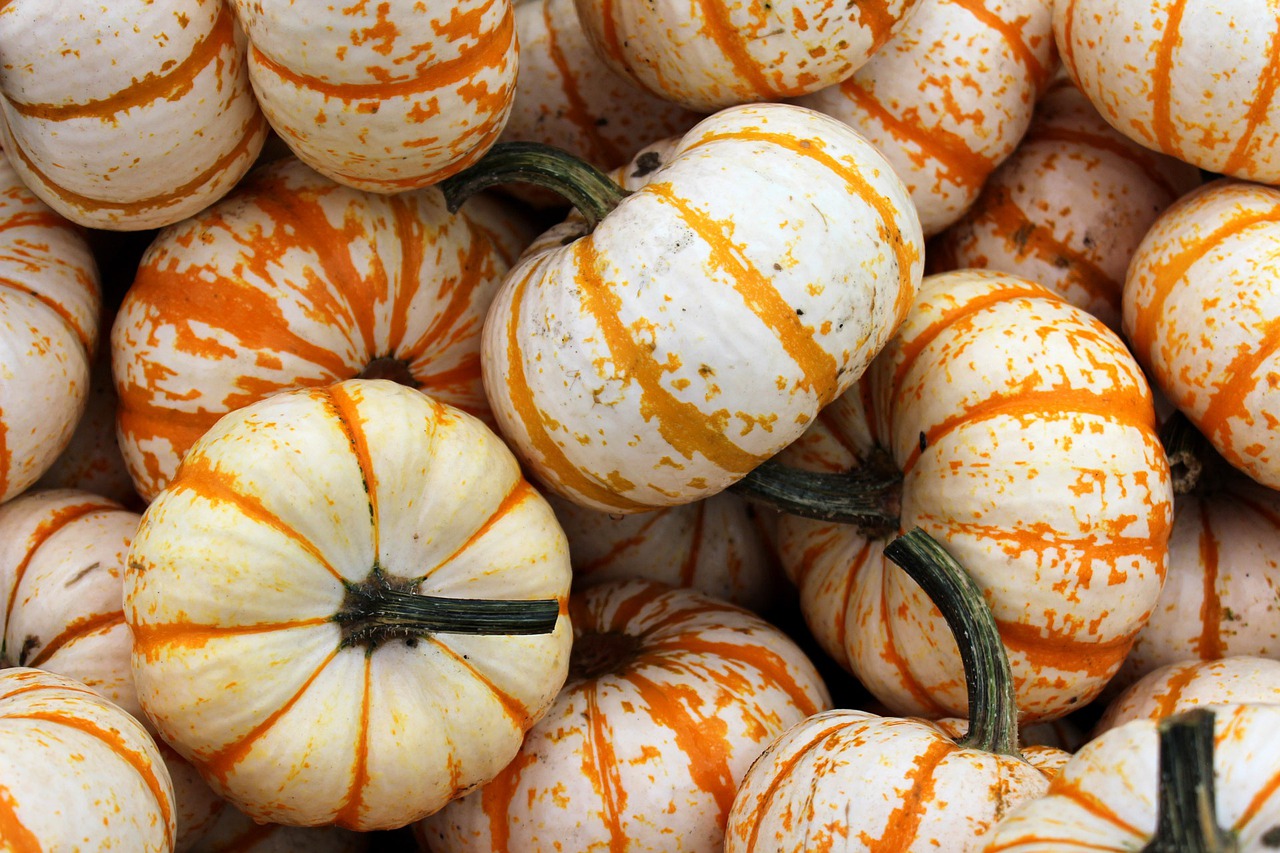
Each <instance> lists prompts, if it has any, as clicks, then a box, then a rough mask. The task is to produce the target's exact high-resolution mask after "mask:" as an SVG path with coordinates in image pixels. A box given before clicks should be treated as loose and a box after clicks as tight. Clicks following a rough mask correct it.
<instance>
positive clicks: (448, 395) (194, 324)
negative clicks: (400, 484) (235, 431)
mask: <svg viewBox="0 0 1280 853" xmlns="http://www.w3.org/2000/svg"><path fill="white" fill-rule="evenodd" d="M487 201H488V200H487V199H486V200H484V201H482V203H481V204H479V205H476V206H475V207H473V208H469V209H468V212H467V213H466V214H464V215H456V216H455V215H451V214H449V213H448V212H447V211H446V210H445V208H444V201H443V200H442V198H441V197H440V193H439V191H438V190H434V189H426V190H420V191H417V192H414V193H402V194H400V195H396V196H390V197H384V196H380V195H375V194H372V193H365V192H361V191H358V190H352V189H349V188H346V187H343V186H341V185H339V184H335V183H333V182H332V181H330V180H328V179H327V178H324V177H322V176H321V175H319V174H317V173H315V172H313V171H312V170H310V169H308V168H307V167H306V166H305V165H303V164H302V163H300V162H298V161H297V160H295V159H292V158H290V159H288V160H284V161H279V162H276V163H273V164H271V165H268V166H265V167H263V168H262V169H261V170H259V171H256V172H254V174H253V175H252V176H251V177H250V178H249V179H248V180H247V181H246V182H245V184H243V185H242V186H241V187H240V188H239V189H237V191H236V193H235V194H234V195H233V196H232V197H230V198H228V199H225V200H224V201H223V202H222V203H219V204H217V205H214V206H213V207H211V208H209V209H208V210H206V211H204V212H202V213H201V214H200V215H199V216H196V217H193V218H191V219H188V220H186V221H184V222H181V223H177V224H175V225H173V226H170V227H169V228H166V229H164V230H163V231H162V232H160V234H159V235H158V236H157V237H156V239H155V241H154V242H153V243H152V244H151V246H150V247H149V248H148V249H147V252H146V253H145V255H144V256H143V258H142V261H141V263H140V265H139V267H138V272H137V275H136V277H135V279H134V282H133V286H132V287H131V288H130V289H129V292H128V294H126V296H125V299H124V301H123V303H122V305H121V306H120V311H119V314H118V316H117V317H116V321H115V323H114V325H113V326H112V331H111V348H112V370H113V373H114V375H115V382H116V391H117V393H118V395H119V410H118V415H117V425H118V429H119V433H120V444H121V449H122V451H123V453H124V457H125V460H126V462H127V463H128V466H129V472H130V474H131V475H132V477H133V480H134V483H135V484H136V487H137V490H138V492H139V494H141V495H142V496H143V497H144V498H145V499H147V500H150V499H152V498H154V497H155V496H156V494H158V493H159V491H160V490H161V489H162V488H164V486H165V485H166V484H167V483H168V482H169V480H170V479H171V478H172V476H173V473H174V470H175V469H176V468H177V466H178V462H179V461H180V460H181V459H182V456H183V455H184V454H185V453H186V452H187V450H188V449H189V448H190V447H191V445H192V444H193V443H194V442H195V440H196V439H197V438H199V437H200V436H201V435H202V434H203V433H204V432H205V430H207V429H209V427H211V426H213V424H214V422H215V421H217V420H218V418H219V417H220V416H222V415H223V414H225V413H227V412H229V411H232V410H233V409H237V408H240V407H241V406H245V405H248V404H249V403H253V402H255V401H257V400H260V399H262V398H264V397H266V396H268V395H269V394H272V393H275V392H278V391H283V390H287V389H292V388H298V387H304V386H317V385H325V384H329V383H332V382H336V381H340V380H343V379H350V378H353V377H356V376H367V377H383V378H392V379H396V380H398V381H401V382H404V383H406V384H409V385H411V386H413V387H418V388H423V389H429V390H430V392H431V394H432V395H434V396H436V397H438V398H439V399H441V400H443V401H444V402H447V403H449V404H450V405H454V406H458V407H460V408H462V409H465V410H467V411H469V412H471V413H473V414H476V415H478V416H481V417H487V410H488V407H487V405H486V403H485V396H484V389H483V388H482V387H481V374H480V354H479V350H480V327H481V323H482V322H483V319H484V315H485V311H486V310H487V309H488V307H489V302H490V300H491V299H492V297H493V294H494V292H495V291H496V289H497V287H498V284H499V282H500V280H501V278H502V275H503V274H504V273H505V272H506V271H507V268H508V265H507V261H506V257H507V256H508V255H512V256H514V254H515V253H516V252H518V248H517V246H518V244H519V243H520V242H521V238H520V237H519V236H518V235H517V233H516V232H515V231H514V230H512V229H511V228H508V229H507V232H506V233H504V231H503V230H502V229H503V228H506V227H507V226H505V225H503V224H502V222H501V220H500V219H499V217H498V215H497V213H496V212H495V211H494V210H493V205H492V204H486V202H487Z"/></svg>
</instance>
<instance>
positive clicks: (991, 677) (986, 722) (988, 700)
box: [884, 527, 1021, 757]
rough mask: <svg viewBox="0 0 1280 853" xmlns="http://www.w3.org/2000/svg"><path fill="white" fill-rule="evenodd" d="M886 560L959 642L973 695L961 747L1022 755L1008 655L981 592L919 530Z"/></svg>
mask: <svg viewBox="0 0 1280 853" xmlns="http://www.w3.org/2000/svg"><path fill="white" fill-rule="evenodd" d="M884 555H885V556H886V557H888V558H889V559H890V560H893V561H894V562H895V563H897V564H898V565H899V566H901V567H902V569H903V571H905V572H906V573H907V574H908V575H910V577H911V579H912V580H913V581H915V582H916V583H917V584H919V585H920V588H921V589H923V590H924V592H925V594H926V595H928V596H929V600H930V601H932V602H933V604H934V606H935V607H937V608H938V609H939V610H940V611H942V618H943V619H945V620H946V622H947V627H948V628H950V629H951V633H952V635H953V636H954V637H955V638H956V645H957V646H959V648H960V661H961V663H962V664H963V665H964V680H965V686H966V688H967V689H968V691H969V731H968V733H967V734H966V735H965V736H964V737H963V738H961V739H960V740H959V741H957V743H958V744H959V745H960V746H963V747H967V748H969V749H980V750H983V751H985V752H991V753H995V754H999V755H1013V756H1019V757H1020V756H1021V753H1020V752H1018V703H1017V700H1016V698H1015V693H1014V686H1013V670H1012V669H1011V668H1010V666H1009V655H1008V653H1007V652H1006V651H1005V648H1004V643H1003V641H1001V639H1000V630H999V628H997V627H996V620H995V616H993V615H992V613H991V607H990V606H989V605H988V604H987V601H986V599H985V598H984V597H983V595H982V590H981V589H979V588H978V585H977V584H976V583H975V582H974V580H973V578H971V577H970V576H969V573H968V572H966V571H965V570H964V569H963V568H961V567H960V564H959V563H957V562H956V561H955V559H953V558H952V556H951V555H950V554H948V553H947V552H946V550H945V549H944V548H943V547H942V546H941V545H940V544H938V541H937V540H936V539H934V538H933V537H932V536H930V535H929V534H928V533H926V532H925V531H923V530H921V529H920V528H919V527H917V528H915V529H913V530H910V531H908V532H906V533H904V534H902V535H901V536H899V537H898V538H897V539H894V540H893V541H892V542H890V543H889V544H888V545H886V546H885V549H884Z"/></svg>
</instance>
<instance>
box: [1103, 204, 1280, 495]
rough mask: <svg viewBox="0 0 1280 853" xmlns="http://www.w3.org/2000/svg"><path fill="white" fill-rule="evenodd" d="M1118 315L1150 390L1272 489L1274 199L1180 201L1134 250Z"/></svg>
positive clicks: (1276, 451) (1278, 446) (1277, 306)
mask: <svg viewBox="0 0 1280 853" xmlns="http://www.w3.org/2000/svg"><path fill="white" fill-rule="evenodd" d="M1122 309H1123V325H1124V331H1125V333H1126V334H1127V335H1128V337H1129V341H1130V344H1131V345H1132V347H1133V352H1134V354H1135V355H1136V356H1137V357H1138V360H1139V361H1140V362H1141V363H1142V366H1143V367H1144V368H1146V370H1147V375H1148V376H1150V377H1151V382H1152V384H1153V385H1155V386H1156V387H1157V388H1159V389H1160V391H1161V392H1162V393H1163V394H1164V396H1165V397H1167V398H1168V400H1169V402H1170V403H1172V404H1173V405H1174V406H1175V407H1176V408H1177V409H1178V410H1179V411H1181V412H1182V413H1183V414H1184V415H1186V416H1187V419H1188V420H1190V421H1191V423H1192V424H1193V425H1195V427H1196V429H1197V430H1199V431H1200V433H1202V434H1203V435H1204V437H1205V438H1207V439H1208V440H1209V442H1210V443H1211V444H1212V445H1213V447H1214V449H1216V450H1217V451H1218V453H1220V454H1222V456H1223V458H1225V459H1226V460H1227V461H1228V462H1229V463H1231V464H1232V465H1234V466H1235V467H1236V468H1238V469H1240V470H1241V471H1244V472H1245V473H1246V474H1248V475H1249V476H1250V477H1252V478H1253V479H1255V480H1257V481H1258V482H1260V483H1262V484H1263V485H1265V486H1269V487H1270V488H1273V489H1275V488H1280V429H1277V426H1280V382H1277V371H1278V370H1280V356H1278V355H1277V349H1280V319H1277V318H1278V316H1280V189H1276V188H1273V187H1264V186H1261V185H1259V184H1251V183H1246V182H1243V181H1232V180H1228V179H1223V180H1218V181H1214V182H1213V183H1210V184H1207V185H1205V186H1204V187H1201V188H1200V189H1199V190H1196V191H1195V192H1192V193H1190V194H1188V195H1186V196H1183V198H1182V199H1181V200H1179V201H1178V203H1176V204H1174V205H1173V206H1171V207H1170V208H1169V209H1168V210H1166V211H1165V212H1164V213H1163V214H1162V215H1161V216H1160V218H1159V219H1158V220H1156V223H1155V224H1154V225H1153V226H1152V227H1151V229H1150V230H1149V231H1148V232H1147V234H1146V236H1145V237H1144V238H1143V240H1142V243H1141V244H1139V246H1138V249H1137V251H1136V253H1135V254H1134V256H1133V260H1132V262H1131V263H1130V265H1129V270H1128V275H1127V276H1126V278H1125V285H1124V298H1123V303H1122Z"/></svg>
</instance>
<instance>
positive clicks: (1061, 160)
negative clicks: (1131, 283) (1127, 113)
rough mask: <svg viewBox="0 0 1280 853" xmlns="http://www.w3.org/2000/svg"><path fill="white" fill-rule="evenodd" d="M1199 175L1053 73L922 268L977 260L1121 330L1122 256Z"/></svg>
mask: <svg viewBox="0 0 1280 853" xmlns="http://www.w3.org/2000/svg"><path fill="white" fill-rule="evenodd" d="M1200 182H1201V181H1200V172H1199V170H1198V169H1196V168H1195V167H1194V166H1190V165H1188V164H1186V163H1183V162H1181V161H1179V160H1175V159H1174V158H1172V157H1166V156H1163V155H1160V154H1157V153H1156V152H1154V151H1151V150H1150V149H1147V148H1143V147H1142V146H1141V145H1138V144H1137V143H1135V142H1133V141H1132V140H1130V139H1129V138H1128V137H1126V136H1124V135H1123V134H1121V133H1119V132H1117V131H1116V130H1114V129H1113V128H1112V127H1111V126H1110V125H1109V124H1107V123H1106V122H1105V121H1103V119H1102V117H1101V116H1100V115H1098V112H1097V111H1096V110H1095V109H1094V108H1093V106H1092V105H1091V104H1090V103H1089V101H1088V99H1087V98H1085V96H1084V95H1083V94H1082V93H1081V92H1080V90H1079V89H1077V88H1076V87H1075V86H1073V85H1072V84H1071V82H1070V81H1069V80H1067V79H1065V78H1060V79H1058V80H1056V81H1055V82H1054V84H1053V85H1052V86H1050V88H1049V90H1048V91H1047V92H1046V93H1045V94H1044V96H1043V97H1041V99H1040V100H1039V101H1038V102H1037V103H1036V108H1035V114H1034V116H1033V117H1032V120H1031V126H1030V127H1029V128H1028V129H1027V133H1026V135H1025V136H1023V138H1022V141H1021V142H1019V143H1018V147H1017V148H1016V149H1015V150H1014V152H1013V153H1012V154H1011V155H1009V158H1008V159H1007V160H1005V161H1004V162H1003V163H1001V164H1000V166H999V167H998V168H997V169H996V170H995V171H994V172H992V173H991V176H990V177H989V178H988V179H987V182H986V184H984V185H983V188H982V193H981V194H980V195H979V196H978V200H977V201H976V202H975V203H974V206H973V207H972V208H970V209H969V210H968V211H967V212H966V213H965V215H964V216H963V217H962V218H961V219H960V220H959V221H958V222H956V223H955V224H954V225H952V226H951V227H949V228H948V229H947V230H946V231H945V232H943V233H942V234H941V235H939V237H938V239H937V240H936V241H935V242H934V243H932V244H930V246H929V252H928V256H927V258H926V264H927V268H928V270H929V272H944V271H947V270H954V269H963V268H965V267H982V268H985V269H995V270H1000V271H1002V272H1010V273H1014V274H1016V275H1021V276H1023V277H1024V278H1029V279H1031V280H1032V281H1036V282H1039V283H1040V284H1043V285H1044V286H1045V287H1048V288H1049V289H1050V290H1052V291H1054V292H1055V293H1058V294H1060V295H1061V296H1062V297H1063V298H1064V299H1066V300H1067V301H1068V302H1070V303H1071V304H1072V305H1077V306H1079V307H1081V308H1083V309H1084V310H1086V311H1088V312H1089V313H1090V314H1092V315H1094V316H1095V317H1097V318H1098V319H1099V320H1101V321H1102V322H1104V323H1106V324H1107V325H1108V326H1109V327H1110V328H1112V329H1114V330H1117V331H1118V330H1119V329H1120V299H1121V293H1122V292H1123V290H1124V277H1125V270H1126V269H1128V266H1129V259H1130V258H1132V257H1133V253H1134V251H1135V250H1136V249H1137V248H1138V244H1139V243H1140V242H1141V241H1142V238H1143V236H1144V235H1145V234H1146V233H1147V230H1148V229H1149V228H1150V227H1151V225H1152V223H1154V222H1155V220H1156V217H1157V216H1159V214H1160V213H1161V212H1162V211H1164V209H1165V208H1167V207H1168V206H1169V205H1170V204H1172V203H1173V202H1174V201H1176V200H1177V199H1178V198H1180V197H1181V196H1182V195H1184V194H1186V193H1188V192H1190V191H1191V190H1193V189H1195V188H1196V187H1197V186H1199V185H1200Z"/></svg>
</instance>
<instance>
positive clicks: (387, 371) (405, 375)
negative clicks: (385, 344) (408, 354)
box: [357, 355, 419, 388]
mask: <svg viewBox="0 0 1280 853" xmlns="http://www.w3.org/2000/svg"><path fill="white" fill-rule="evenodd" d="M357 378H358V379H389V380H391V381H392V382H395V383H397V384H399V385H405V386H407V387H409V388H417V387H419V386H418V380H416V379H414V378H413V371H411V370H409V365H408V364H406V363H405V362H404V361H403V360H402V359H398V358H396V357H395V356H390V355H383V356H379V357H377V358H375V359H373V360H372V361H370V362H369V363H368V364H366V365H365V366H364V370H362V371H360V373H359V374H358V375H357Z"/></svg>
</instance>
